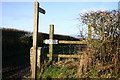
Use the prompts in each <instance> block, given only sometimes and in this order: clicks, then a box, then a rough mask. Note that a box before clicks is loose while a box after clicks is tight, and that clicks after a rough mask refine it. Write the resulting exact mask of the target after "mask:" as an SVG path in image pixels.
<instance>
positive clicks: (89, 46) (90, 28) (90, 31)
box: [88, 24, 92, 50]
mask: <svg viewBox="0 0 120 80" xmlns="http://www.w3.org/2000/svg"><path fill="white" fill-rule="evenodd" d="M91 40H92V25H91V24H89V25H88V50H90V48H91Z"/></svg>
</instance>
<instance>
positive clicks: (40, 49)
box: [37, 47, 42, 69]
mask: <svg viewBox="0 0 120 80" xmlns="http://www.w3.org/2000/svg"><path fill="white" fill-rule="evenodd" d="M37 51H38V54H37V66H38V67H39V68H40V69H41V55H42V47H38V50H37Z"/></svg>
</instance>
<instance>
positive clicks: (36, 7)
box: [31, 2, 45, 80]
mask: <svg viewBox="0 0 120 80" xmlns="http://www.w3.org/2000/svg"><path fill="white" fill-rule="evenodd" d="M39 12H41V13H43V14H45V10H43V9H42V8H39V2H35V3H34V31H33V52H32V58H31V59H33V60H31V61H32V64H31V65H32V68H31V70H32V78H34V79H35V80H36V79H37V50H38V45H37V42H38V41H37V39H38V25H39V24H38V23H39Z"/></svg>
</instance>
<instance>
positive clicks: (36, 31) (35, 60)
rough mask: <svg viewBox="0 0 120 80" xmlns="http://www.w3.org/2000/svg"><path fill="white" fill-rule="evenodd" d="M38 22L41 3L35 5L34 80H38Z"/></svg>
mask: <svg viewBox="0 0 120 80" xmlns="http://www.w3.org/2000/svg"><path fill="white" fill-rule="evenodd" d="M38 22H39V3H38V2H35V3H34V31H33V64H32V65H33V68H32V78H35V80H36V79H37V48H38V45H37V37H38V25H39V24H38Z"/></svg>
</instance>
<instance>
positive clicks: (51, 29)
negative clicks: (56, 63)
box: [49, 24, 54, 61]
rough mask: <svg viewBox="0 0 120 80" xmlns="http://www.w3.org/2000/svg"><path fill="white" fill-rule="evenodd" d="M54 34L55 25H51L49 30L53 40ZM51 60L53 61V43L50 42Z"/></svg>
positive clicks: (50, 37) (50, 38)
mask: <svg viewBox="0 0 120 80" xmlns="http://www.w3.org/2000/svg"><path fill="white" fill-rule="evenodd" d="M53 34H54V25H53V24H51V25H50V32H49V40H51V41H52V40H53ZM49 54H50V56H49V61H52V54H53V44H49Z"/></svg>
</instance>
